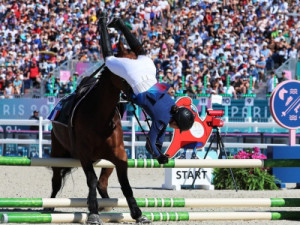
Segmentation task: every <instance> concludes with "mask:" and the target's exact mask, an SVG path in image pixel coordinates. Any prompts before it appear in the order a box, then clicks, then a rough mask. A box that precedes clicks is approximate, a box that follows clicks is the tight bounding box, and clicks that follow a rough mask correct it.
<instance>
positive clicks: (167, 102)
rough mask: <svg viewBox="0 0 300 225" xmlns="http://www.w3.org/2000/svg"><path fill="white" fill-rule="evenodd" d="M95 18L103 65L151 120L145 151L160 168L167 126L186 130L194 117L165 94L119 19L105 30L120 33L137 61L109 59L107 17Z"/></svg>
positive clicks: (164, 160)
mask: <svg viewBox="0 0 300 225" xmlns="http://www.w3.org/2000/svg"><path fill="white" fill-rule="evenodd" d="M99 16H100V18H99V17H98V18H99V22H98V28H99V31H100V36H101V39H100V45H101V48H102V54H103V58H104V60H105V64H106V66H107V68H108V69H109V70H110V71H112V72H113V73H114V74H116V75H118V76H120V77H122V78H124V79H125V80H126V81H127V82H128V84H129V85H130V86H131V88H132V93H131V96H130V98H131V99H132V101H133V102H134V103H135V104H137V105H139V106H141V107H142V108H143V109H144V110H145V111H146V113H147V114H148V115H149V116H150V117H151V120H152V124H151V127H150V131H149V133H148V136H147V140H146V149H147V151H148V152H149V153H151V154H152V156H153V158H156V159H157V160H158V162H159V163H160V164H164V163H168V156H167V155H165V154H163V153H162V151H161V148H162V145H163V141H164V137H165V131H166V128H167V126H168V124H169V126H170V127H172V128H175V129H180V131H186V130H189V129H190V128H191V127H192V125H193V123H194V115H193V113H192V112H191V111H190V110H189V109H187V108H185V107H178V106H177V105H176V104H175V102H174V100H173V99H172V98H171V96H170V95H169V94H168V93H167V91H168V89H169V86H168V85H167V84H163V83H158V82H157V80H156V68H155V65H154V63H153V61H152V60H151V58H149V57H148V56H146V55H145V50H144V49H143V47H142V44H141V43H140V42H139V41H138V40H137V39H136V37H135V36H134V35H133V34H132V33H131V32H130V30H129V28H128V27H127V26H126V25H125V24H124V22H123V21H122V20H121V19H120V18H114V19H113V20H112V21H111V22H110V23H109V24H108V27H113V28H115V29H117V30H120V31H121V32H122V33H123V35H124V36H125V38H126V40H127V43H128V45H129V47H130V48H131V50H132V51H133V52H134V53H135V54H136V55H137V59H128V58H117V57H115V56H113V50H112V47H111V43H110V37H109V34H108V31H107V24H106V23H107V14H106V13H105V12H102V13H101V14H100V15H99Z"/></svg>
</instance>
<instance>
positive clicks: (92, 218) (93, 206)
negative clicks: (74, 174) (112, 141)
mask: <svg viewBox="0 0 300 225" xmlns="http://www.w3.org/2000/svg"><path fill="white" fill-rule="evenodd" d="M81 164H82V168H83V171H84V173H85V176H86V179H87V185H88V187H89V194H88V201H87V204H88V209H89V211H90V214H89V216H88V220H87V223H88V224H103V223H102V221H101V219H100V217H99V214H98V201H97V191H96V189H97V184H98V179H97V176H96V173H95V170H94V168H93V164H92V162H89V163H83V162H81Z"/></svg>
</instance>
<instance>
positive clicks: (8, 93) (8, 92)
mask: <svg viewBox="0 0 300 225" xmlns="http://www.w3.org/2000/svg"><path fill="white" fill-rule="evenodd" d="M14 95H15V90H14V87H13V82H12V81H9V82H8V86H6V87H5V88H4V97H5V98H13V97H14Z"/></svg>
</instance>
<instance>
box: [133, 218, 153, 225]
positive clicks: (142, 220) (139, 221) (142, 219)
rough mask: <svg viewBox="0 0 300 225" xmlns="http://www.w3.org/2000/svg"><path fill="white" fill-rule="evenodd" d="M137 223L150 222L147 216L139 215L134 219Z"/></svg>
mask: <svg viewBox="0 0 300 225" xmlns="http://www.w3.org/2000/svg"><path fill="white" fill-rule="evenodd" d="M136 223H137V224H146V223H152V221H151V220H149V219H148V218H147V216H140V217H139V218H137V219H136Z"/></svg>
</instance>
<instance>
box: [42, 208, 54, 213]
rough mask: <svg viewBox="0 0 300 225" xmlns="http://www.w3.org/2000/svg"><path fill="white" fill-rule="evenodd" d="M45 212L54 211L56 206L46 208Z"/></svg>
mask: <svg viewBox="0 0 300 225" xmlns="http://www.w3.org/2000/svg"><path fill="white" fill-rule="evenodd" d="M43 211H44V212H48V213H49V212H54V208H44V210H43Z"/></svg>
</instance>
